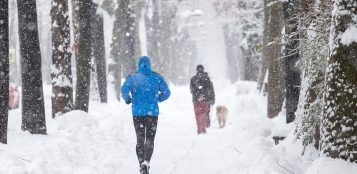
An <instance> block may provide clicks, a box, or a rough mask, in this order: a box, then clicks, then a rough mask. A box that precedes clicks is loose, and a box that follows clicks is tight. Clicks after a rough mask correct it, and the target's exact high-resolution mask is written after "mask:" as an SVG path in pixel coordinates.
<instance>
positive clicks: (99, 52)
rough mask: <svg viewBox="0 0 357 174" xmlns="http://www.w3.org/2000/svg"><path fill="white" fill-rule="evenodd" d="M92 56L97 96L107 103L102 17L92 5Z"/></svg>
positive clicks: (96, 6) (95, 5)
mask: <svg viewBox="0 0 357 174" xmlns="http://www.w3.org/2000/svg"><path fill="white" fill-rule="evenodd" d="M93 6H94V7H93V12H94V13H93V22H92V26H93V30H92V31H93V33H92V37H93V40H92V41H93V56H94V63H95V66H96V71H97V79H98V88H99V96H100V102H101V103H107V75H106V74H107V72H106V61H105V48H104V45H105V43H104V26H103V24H104V19H103V15H102V14H99V13H97V8H98V5H97V4H95V3H93Z"/></svg>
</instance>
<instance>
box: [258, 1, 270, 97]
mask: <svg viewBox="0 0 357 174" xmlns="http://www.w3.org/2000/svg"><path fill="white" fill-rule="evenodd" d="M268 3H269V0H264V31H263V56H262V63H261V66H260V69H259V77H258V89H259V91H262V89H263V86H264V79H265V75H266V73H267V70H268V65H269V60H268V57H269V55H268V53H269V50H268V35H269V18H270V11H269V7H267V5H268Z"/></svg>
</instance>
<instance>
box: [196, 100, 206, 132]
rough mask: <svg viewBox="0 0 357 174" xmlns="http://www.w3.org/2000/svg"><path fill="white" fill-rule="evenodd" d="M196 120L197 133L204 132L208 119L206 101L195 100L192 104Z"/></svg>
mask: <svg viewBox="0 0 357 174" xmlns="http://www.w3.org/2000/svg"><path fill="white" fill-rule="evenodd" d="M193 106H194V109H195V115H196V122H197V133H198V134H201V133H206V126H207V119H208V103H205V102H197V103H194V104H193Z"/></svg>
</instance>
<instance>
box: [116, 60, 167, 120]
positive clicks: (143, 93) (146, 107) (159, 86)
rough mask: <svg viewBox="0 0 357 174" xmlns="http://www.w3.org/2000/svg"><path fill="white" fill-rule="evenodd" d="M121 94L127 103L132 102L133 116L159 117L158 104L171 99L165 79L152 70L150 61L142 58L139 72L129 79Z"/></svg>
mask: <svg viewBox="0 0 357 174" xmlns="http://www.w3.org/2000/svg"><path fill="white" fill-rule="evenodd" d="M121 94H122V97H123V99H124V101H125V102H126V103H130V101H132V103H133V104H132V112H133V116H158V115H159V106H158V102H163V101H165V100H166V99H168V98H169V97H170V94H171V92H170V90H169V88H168V86H167V84H166V82H165V80H164V78H163V77H162V76H161V75H160V74H158V73H156V72H154V71H152V70H151V65H150V59H149V57H147V56H142V57H140V60H139V63H138V71H137V72H136V73H133V74H131V75H129V76H128V77H127V79H126V80H125V82H124V84H123V86H122V88H121Z"/></svg>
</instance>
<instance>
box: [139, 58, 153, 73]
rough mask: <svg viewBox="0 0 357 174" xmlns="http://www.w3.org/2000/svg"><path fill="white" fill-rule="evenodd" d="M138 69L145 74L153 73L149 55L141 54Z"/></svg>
mask: <svg viewBox="0 0 357 174" xmlns="http://www.w3.org/2000/svg"><path fill="white" fill-rule="evenodd" d="M138 69H139V72H140V73H143V74H151V73H152V70H151V64H150V58H149V57H148V56H141V57H140V58H139V62H138Z"/></svg>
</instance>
